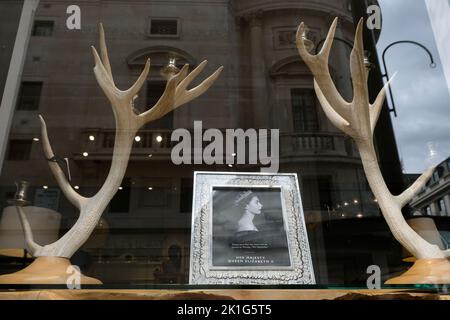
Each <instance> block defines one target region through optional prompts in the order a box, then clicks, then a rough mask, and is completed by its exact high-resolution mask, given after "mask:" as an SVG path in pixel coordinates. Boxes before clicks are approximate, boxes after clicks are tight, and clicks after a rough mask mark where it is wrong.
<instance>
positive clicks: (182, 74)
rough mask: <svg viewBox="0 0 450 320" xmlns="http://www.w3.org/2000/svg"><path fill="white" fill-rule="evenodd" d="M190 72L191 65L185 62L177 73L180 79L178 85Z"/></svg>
mask: <svg viewBox="0 0 450 320" xmlns="http://www.w3.org/2000/svg"><path fill="white" fill-rule="evenodd" d="M188 73H189V65H188V64H185V65H184V66H183V68H181V70H180V72H179V73H178V74H177V75H176V77H177V81H178V83H177V85H178V84H179V83H180V82H181V81H183V80H184V79H185V78H186V77H187V75H188Z"/></svg>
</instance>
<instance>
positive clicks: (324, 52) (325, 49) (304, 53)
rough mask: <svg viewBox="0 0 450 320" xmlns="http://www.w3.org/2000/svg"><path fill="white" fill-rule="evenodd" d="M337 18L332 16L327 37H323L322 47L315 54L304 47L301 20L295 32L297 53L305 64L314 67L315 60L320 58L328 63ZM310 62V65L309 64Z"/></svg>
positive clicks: (303, 27)
mask: <svg viewBox="0 0 450 320" xmlns="http://www.w3.org/2000/svg"><path fill="white" fill-rule="evenodd" d="M337 22H338V18H334V20H333V23H332V24H331V27H330V29H329V30H328V34H327V37H326V38H325V42H324V43H323V46H322V49H321V50H320V52H319V53H318V54H316V55H312V54H310V53H309V52H308V50H307V49H306V46H305V43H304V42H303V34H304V32H305V24H304V23H303V22H301V23H300V25H299V27H298V29H297V33H296V44H297V49H298V53H299V54H300V56H301V57H302V59H303V60H304V61H305V63H306V64H308V66H309V67H310V68H316V67H317V65H316V63H317V60H321V62H322V63H324V62H326V64H327V65H328V58H329V56H330V51H331V47H332V46H333V39H334V35H335V33H336V27H337ZM310 64H311V65H310Z"/></svg>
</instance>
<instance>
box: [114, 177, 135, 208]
mask: <svg viewBox="0 0 450 320" xmlns="http://www.w3.org/2000/svg"><path fill="white" fill-rule="evenodd" d="M128 211H130V179H127V178H125V179H123V181H122V185H121V186H120V188H119V190H118V191H117V193H116V194H115V195H114V197H113V198H112V200H111V202H110V204H109V212H128Z"/></svg>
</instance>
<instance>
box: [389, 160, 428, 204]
mask: <svg viewBox="0 0 450 320" xmlns="http://www.w3.org/2000/svg"><path fill="white" fill-rule="evenodd" d="M435 168H436V167H431V168H429V169H428V170H427V171H425V172H424V173H422V174H421V175H420V177H419V178H417V179H416V181H414V183H413V184H412V185H411V186H410V187H409V188H408V189H406V190H405V191H403V192H402V193H401V194H399V195H398V196H395V197H394V198H395V199H396V201H397V203H398V204H399V206H400V208H403V207H404V206H405V205H406V204H407V203H408V202H410V201H411V199H412V198H413V197H414V196H415V195H416V194H417V193H418V192H419V191H420V189H422V188H423V187H424V186H425V184H426V183H427V181H428V180H430V178H431V176H432V175H433V172H434V170H435Z"/></svg>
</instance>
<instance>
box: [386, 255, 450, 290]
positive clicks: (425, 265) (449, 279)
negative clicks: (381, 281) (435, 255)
mask: <svg viewBox="0 0 450 320" xmlns="http://www.w3.org/2000/svg"><path fill="white" fill-rule="evenodd" d="M386 284H450V262H449V261H448V260H447V259H429V260H425V259H422V260H420V259H419V260H417V261H416V262H414V265H413V266H412V267H411V268H410V269H409V270H408V271H406V272H405V273H404V274H402V275H401V276H399V277H395V278H392V279H389V280H388V281H386Z"/></svg>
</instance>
